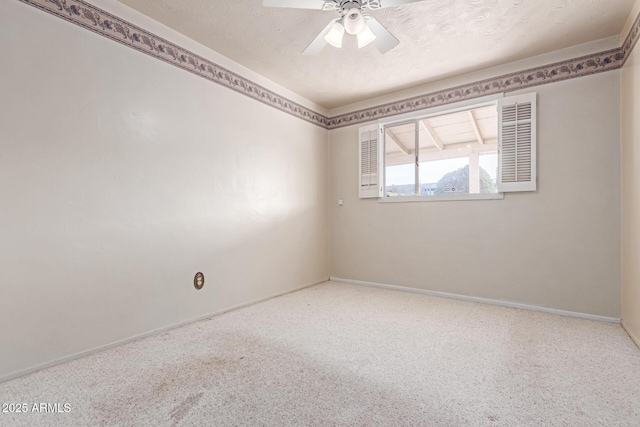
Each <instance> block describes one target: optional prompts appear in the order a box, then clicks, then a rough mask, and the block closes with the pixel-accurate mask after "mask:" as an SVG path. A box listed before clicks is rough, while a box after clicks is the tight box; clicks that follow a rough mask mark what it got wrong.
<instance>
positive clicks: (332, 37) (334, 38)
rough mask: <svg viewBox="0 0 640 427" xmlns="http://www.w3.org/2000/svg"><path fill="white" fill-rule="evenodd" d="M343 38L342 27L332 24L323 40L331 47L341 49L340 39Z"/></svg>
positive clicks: (338, 24) (337, 23)
mask: <svg viewBox="0 0 640 427" xmlns="http://www.w3.org/2000/svg"><path fill="white" fill-rule="evenodd" d="M343 37H344V27H343V26H342V24H340V23H339V22H336V23H335V24H333V27H331V30H329V33H327V35H326V36H324V39H325V40H326V42H327V43H329V44H330V45H331V46H333V47H337V48H341V47H342V39H343Z"/></svg>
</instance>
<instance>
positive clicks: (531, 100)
mask: <svg viewBox="0 0 640 427" xmlns="http://www.w3.org/2000/svg"><path fill="white" fill-rule="evenodd" d="M498 130H499V136H498V157H499V166H500V167H499V168H498V191H499V192H501V193H502V192H511V191H535V190H536V94H535V93H528V94H525V95H518V96H511V97H506V98H503V99H502V100H501V102H500V112H499V115H498Z"/></svg>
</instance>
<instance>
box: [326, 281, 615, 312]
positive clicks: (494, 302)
mask: <svg viewBox="0 0 640 427" xmlns="http://www.w3.org/2000/svg"><path fill="white" fill-rule="evenodd" d="M329 280H330V281H332V282H342V283H349V284H351V285H360V286H370V287H374V288H383V289H391V290H394V291H402V292H412V293H415V294H422V295H430V296H433V297H441V298H452V299H457V300H462V301H470V302H479V303H483V304H491V305H499V306H502V307H510V308H520V309H523V310H532V311H541V312H543V313H551V314H559V315H561V316H569V317H578V318H580V319H588V320H596V321H598V322H608V323H620V319H618V318H616V317H606V316H598V315H595V314H586V313H577V312H575V311H565V310H557V309H555V308H548V307H540V306H537V305H528V304H520V303H517V302H511V301H501V300H496V299H489V298H480V297H471V296H467V295H458V294H449V293H446V292H438V291H427V290H425V289H418V288H409V287H405V286H396V285H385V284H382V283H374V282H363V281H361V280H351V279H341V278H339V277H330V278H329Z"/></svg>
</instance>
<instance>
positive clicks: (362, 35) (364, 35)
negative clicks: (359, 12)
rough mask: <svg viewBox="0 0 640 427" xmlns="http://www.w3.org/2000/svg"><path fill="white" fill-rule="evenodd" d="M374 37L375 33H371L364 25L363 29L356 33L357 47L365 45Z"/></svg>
mask: <svg viewBox="0 0 640 427" xmlns="http://www.w3.org/2000/svg"><path fill="white" fill-rule="evenodd" d="M375 39H376V35H375V34H373V31H371V28H369V26H368V25H365V26H364V30H362V31H360V32H359V33H358V49H361V48H363V47H365V46H366V45H368V44H369V43H371V42H372V41H374V40H375Z"/></svg>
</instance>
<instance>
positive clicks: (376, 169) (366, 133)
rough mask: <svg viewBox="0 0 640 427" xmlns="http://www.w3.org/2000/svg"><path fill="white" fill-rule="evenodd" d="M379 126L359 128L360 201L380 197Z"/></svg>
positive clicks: (380, 151) (380, 152)
mask: <svg viewBox="0 0 640 427" xmlns="http://www.w3.org/2000/svg"><path fill="white" fill-rule="evenodd" d="M381 129H382V127H381V126H380V125H377V124H376V125H371V126H365V127H361V128H360V129H359V130H358V135H359V144H358V147H359V153H360V166H359V168H358V171H359V176H360V180H359V181H360V182H359V185H360V186H359V196H360V198H361V199H366V198H373V197H382V174H381V173H380V166H381V165H382V162H381V161H380V156H381V154H382V150H381V148H380V141H381V138H380V134H381Z"/></svg>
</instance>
